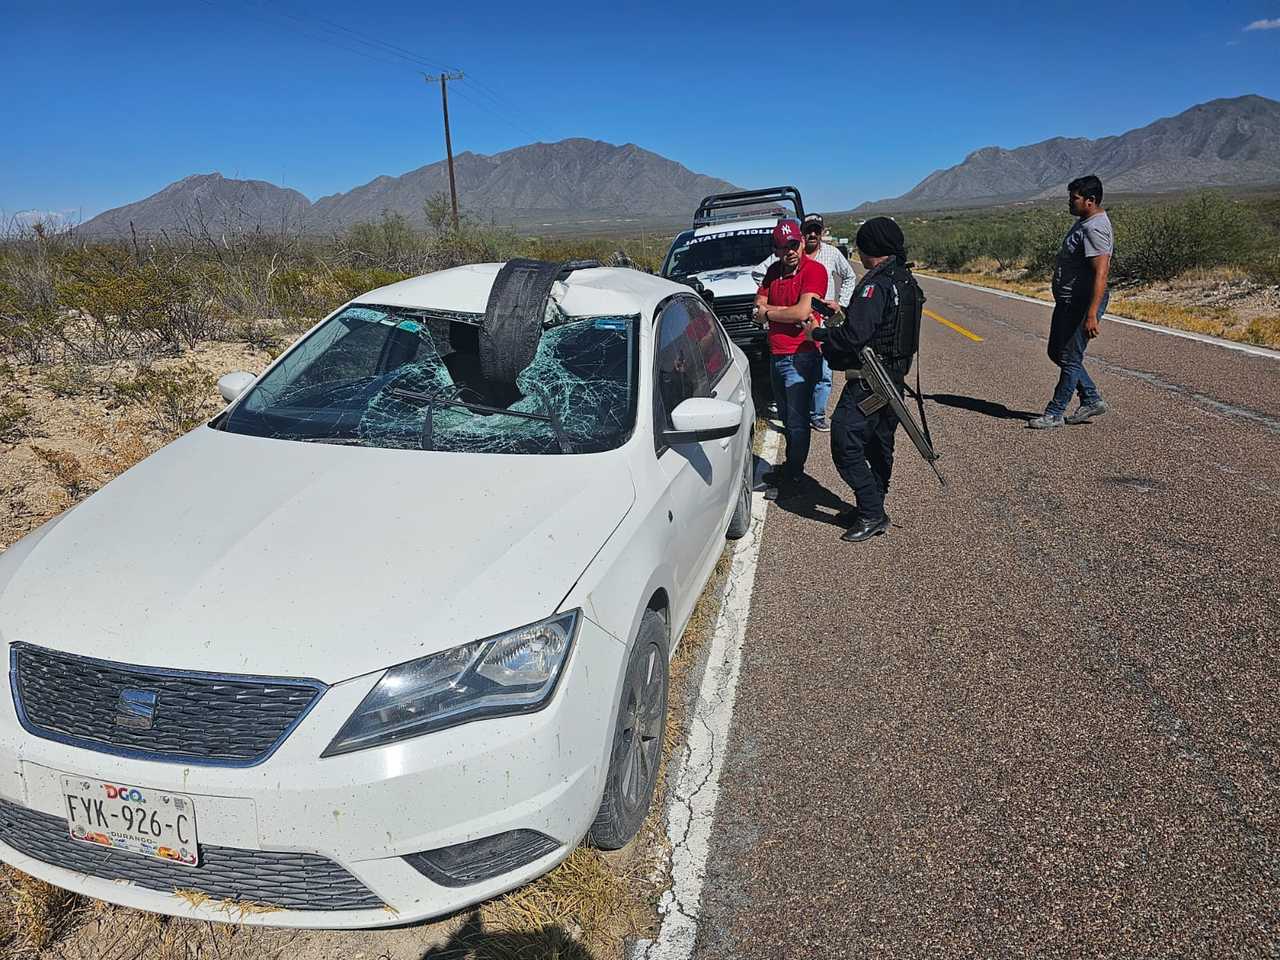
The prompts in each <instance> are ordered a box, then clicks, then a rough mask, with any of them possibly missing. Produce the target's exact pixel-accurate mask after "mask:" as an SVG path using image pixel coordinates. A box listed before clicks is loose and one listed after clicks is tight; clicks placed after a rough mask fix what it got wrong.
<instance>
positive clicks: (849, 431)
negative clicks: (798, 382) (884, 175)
mask: <svg viewBox="0 0 1280 960" xmlns="http://www.w3.org/2000/svg"><path fill="white" fill-rule="evenodd" d="M855 244H856V245H857V248H858V258H859V259H860V260H861V261H862V265H863V266H864V267H865V268H866V270H867V272H866V273H865V274H864V275H863V277H862V280H861V281H860V282H859V284H858V286H857V287H856V288H855V290H854V292H853V299H852V300H850V301H849V306H848V307H846V308H845V310H846V320H845V322H844V324H843V325H840V326H826V327H820V326H817V325H816V324H815V323H813V322H812V321H811V322H809V323H807V324H806V325H805V330H806V332H807V333H808V335H809V336H810V337H811V338H812V339H813V340H814V341H815V342H817V343H819V344H821V345H822V352H823V355H824V356H825V357H826V359H827V362H828V363H829V364H830V365H831V367H832V369H833V370H844V371H846V374H845V376H846V378H847V380H848V382H847V383H846V384H845V387H844V391H843V392H842V393H841V394H840V400H839V402H838V403H837V404H836V409H835V414H834V415H833V416H832V418H831V457H832V459H833V460H834V461H835V465H836V469H837V470H838V471H840V476H841V477H842V478H844V481H845V483H847V484H849V486H851V487H852V488H853V492H854V497H855V498H856V501H857V507H856V508H855V509H854V510H851V511H848V512H847V513H845V514H841V517H840V519H841V520H842V521H845V522H847V524H848V526H849V529H848V531H847V532H846V533H845V535H844V536H843V537H842V538H841V539H843V540H847V541H849V542H851V543H859V542H861V541H863V540H869V539H870V538H872V537H876V536H879V535H880V534H882V533H884V532H885V531H887V530H888V529H889V515H888V514H887V513H885V511H884V498H885V495H886V494H887V493H888V492H889V477H890V475H891V474H892V473H893V438H894V433H895V432H896V431H897V429H898V418H897V416H896V415H895V414H894V412H893V410H892V409H891V408H890V407H889V406H888V405H885V406H882V407H880V409H878V410H876V411H874V412H873V413H870V414H868V413H864V412H863V411H862V409H861V407H859V404H860V403H862V402H863V401H864V400H866V399H867V398H868V397H870V396H872V391H871V388H870V387H869V386H868V385H867V383H866V381H865V380H863V379H862V378H861V376H859V374H858V371H859V370H860V369H861V366H862V360H861V358H860V357H859V355H858V354H859V351H860V350H862V348H863V347H866V346H870V347H871V348H872V349H873V350H875V352H876V354H877V355H879V357H880V360H881V362H882V363H883V364H884V367H885V369H886V370H887V371H888V372H889V375H890V377H892V379H893V381H894V383H895V385H896V386H897V388H898V392H899V393H901V392H902V390H903V385H904V383H905V380H906V376H907V372H908V371H909V370H910V369H911V358H912V357H913V356H914V355H915V352H916V348H917V346H918V344H919V339H920V314H921V311H922V309H923V307H924V293H923V291H921V289H920V286H919V284H917V283H916V279H915V277H914V276H912V274H911V270H910V267H909V265H908V264H907V251H906V246H905V240H904V238H903V235H902V228H901V227H899V226H898V225H897V224H896V223H894V222H893V221H892V220H890V219H889V218H888V217H874V218H873V219H871V220H868V221H867V222H866V223H864V224H863V225H862V226H861V227H859V228H858V235H857V239H856V240H855Z"/></svg>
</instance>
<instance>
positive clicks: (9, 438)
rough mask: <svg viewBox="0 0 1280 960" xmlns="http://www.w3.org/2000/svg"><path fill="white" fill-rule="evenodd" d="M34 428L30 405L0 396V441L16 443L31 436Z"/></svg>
mask: <svg viewBox="0 0 1280 960" xmlns="http://www.w3.org/2000/svg"><path fill="white" fill-rule="evenodd" d="M34 429H35V420H34V419H33V417H32V414H31V408H30V407H28V406H27V405H26V404H25V403H23V402H22V401H21V400H15V399H13V398H12V397H4V398H0V443H17V442H18V441H19V440H23V439H25V438H27V437H29V436H31V434H32V432H33V431H34Z"/></svg>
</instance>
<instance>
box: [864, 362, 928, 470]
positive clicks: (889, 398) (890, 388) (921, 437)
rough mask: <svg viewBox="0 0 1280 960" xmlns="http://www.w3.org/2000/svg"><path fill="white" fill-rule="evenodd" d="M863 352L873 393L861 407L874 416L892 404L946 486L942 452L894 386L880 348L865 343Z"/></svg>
mask: <svg viewBox="0 0 1280 960" xmlns="http://www.w3.org/2000/svg"><path fill="white" fill-rule="evenodd" d="M859 356H861V357H862V379H863V380H864V381H866V384H867V386H868V387H870V388H871V396H869V397H867V398H866V399H865V400H863V401H862V402H861V403H859V404H858V409H859V410H861V411H862V412H863V413H864V414H865V415H867V416H870V415H871V414H873V413H875V412H876V411H877V410H879V409H880V408H881V407H884V406H888V407H889V408H891V409H892V410H893V412H894V414H896V415H897V417H898V420H899V421H900V422H901V423H902V428H903V429H904V430H906V431H907V436H908V437H910V438H911V442H912V443H914V444H915V445H916V449H917V450H919V451H920V456H921V457H923V458H924V462H925V463H927V464H928V465H929V469H931V470H932V471H933V472H934V474H935V475H936V476H937V478H938V482H939V483H940V484H942V485H943V486H944V487H945V486H946V485H947V478H946V477H944V476H943V475H942V471H941V470H939V469H938V452H937V451H936V450H934V449H933V444H931V443H930V442H929V438H928V437H927V436H925V433H924V431H922V430H921V429H920V425H919V424H917V423H916V421H915V418H914V417H912V416H911V414H910V413H909V412H908V411H907V408H906V406H904V405H903V403H902V397H901V395H899V393H898V388H897V387H896V386H894V383H893V379H892V378H891V377H890V376H889V372H888V371H887V370H885V368H884V365H883V364H882V363H881V362H880V358H879V357H877V356H876V352H875V351H874V350H872V349H871V348H870V347H863V348H862V352H861V353H860V354H859Z"/></svg>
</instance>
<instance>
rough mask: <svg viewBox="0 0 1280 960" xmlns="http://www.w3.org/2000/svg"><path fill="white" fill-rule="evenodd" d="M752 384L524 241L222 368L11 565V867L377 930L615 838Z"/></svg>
mask: <svg viewBox="0 0 1280 960" xmlns="http://www.w3.org/2000/svg"><path fill="white" fill-rule="evenodd" d="M748 376H749V374H748V372H747V363H746V359H745V358H744V356H743V355H742V353H741V352H740V351H739V350H738V349H737V348H736V347H734V346H733V345H732V344H731V343H730V342H729V339H728V338H727V337H726V336H725V333H724V331H723V330H722V329H721V327H720V325H719V323H718V322H717V321H716V318H715V316H714V314H712V312H711V311H710V310H709V309H708V308H707V306H706V305H705V304H704V303H703V302H702V300H700V299H699V298H698V297H697V296H695V295H694V294H692V293H691V292H690V291H689V290H688V289H687V288H685V287H682V286H679V285H677V284H674V283H671V282H669V281H666V280H662V279H659V278H656V277H651V276H648V275H646V274H643V273H640V272H637V271H634V270H620V269H604V268H598V267H582V268H578V269H574V268H573V267H572V266H566V267H564V268H560V269H559V270H557V269H556V268H555V267H554V266H549V265H545V264H543V265H539V264H537V263H536V262H533V261H512V262H511V263H510V264H507V265H502V264H483V265H474V266H466V267H459V268H456V269H453V270H447V271H442V272H440V273H436V274H432V275H429V276H425V277H419V278H416V279H413V280H406V281H404V282H402V283H396V284H393V285H391V286H388V287H383V288H381V289H378V290H374V291H372V292H370V293H368V294H365V295H364V296H362V297H359V298H357V299H356V300H355V301H352V302H351V303H349V304H347V305H345V306H344V307H342V308H341V309H340V310H338V311H337V312H335V313H334V314H333V315H331V316H330V317H328V318H327V319H325V320H324V321H322V322H321V323H320V324H318V325H317V326H316V327H315V328H313V329H312V330H311V331H310V333H309V334H308V335H307V336H306V337H304V338H303V339H302V340H301V341H299V342H298V343H297V344H296V345H295V346H294V347H293V348H292V349H290V350H289V351H287V352H286V353H285V354H284V355H283V356H282V357H281V358H280V359H279V360H277V361H276V363H274V364H273V365H272V366H271V367H270V368H269V369H268V370H267V371H266V372H265V373H264V374H262V375H261V376H260V377H258V378H256V379H255V378H253V377H251V376H249V375H248V374H231V375H228V376H226V377H224V378H223V379H222V381H220V383H219V387H220V389H221V390H222V392H223V395H224V397H226V399H227V400H228V401H229V406H228V407H227V408H226V409H225V410H224V411H223V412H222V413H221V414H220V415H219V416H218V417H217V418H216V419H214V420H213V421H212V422H211V423H209V424H207V425H204V426H202V427H199V428H197V429H196V430H194V431H192V432H190V433H188V434H187V435H185V436H183V437H182V438H180V439H179V440H177V441H175V442H174V443H172V444H170V445H169V446H167V447H165V448H164V449H163V450H161V451H159V452H158V453H156V454H155V455H153V456H152V457H150V458H148V459H147V460H145V461H143V462H142V463H140V464H139V465H137V466H136V467H134V468H133V469H131V470H129V471H128V472H127V473H125V474H123V475H122V476H120V477H119V478H117V479H116V480H114V481H112V482H111V483H110V484H108V485H107V486H106V487H104V488H103V489H102V490H101V491H100V492H98V493H96V494H94V495H93V496H92V497H90V498H89V499H88V500H86V501H85V502H83V503H81V504H80V505H78V506H77V507H75V508H74V509H72V510H70V511H68V512H66V513H65V514H63V515H62V516H61V517H60V518H58V519H55V520H53V521H50V522H49V523H47V524H45V525H44V526H43V527H41V528H40V529H39V530H37V531H36V532H34V533H33V534H31V535H30V536H28V537H27V538H25V539H24V540H22V541H20V542H19V543H17V544H15V545H14V546H12V547H11V548H9V550H8V551H6V552H5V553H3V554H0V645H2V646H3V648H4V649H5V650H7V652H8V655H9V664H10V681H11V682H10V688H11V691H12V696H11V697H6V698H5V700H4V705H3V706H0V860H3V861H4V862H6V863H9V864H12V865H13V866H15V867H18V868H19V869H21V870H23V871H26V872H27V873H29V874H32V875H34V876H37V877H40V878H42V879H44V880H47V881H49V882H51V883H54V884H57V885H58V886H61V887H66V888H68V889H71V890H75V891H77V892H80V893H83V894H87V895H89V896H92V897H97V898H99V899H101V900H108V901H111V902H114V903H119V904H125V905H128V906H132V907H139V908H143V909H146V910H154V911H157V912H161V913H168V914H174V915H180V916H187V917H195V918H202V919H211V920H243V921H245V922H250V923H267V924H273V925H281V926H295V927H364V926H379V925H389V924H399V923H404V922H406V921H411V920H417V919H421V918H425V917H430V916H435V915H440V914H444V913H448V912H450V911H453V910H456V909H458V908H461V907H463V906H466V905H468V904H472V903H475V902H477V901H480V900H483V899H487V898H489V897H492V896H494V895H496V894H498V893H501V892H503V891H506V890H509V889H511V888H513V887H515V886H518V885H520V884H522V883H525V882H527V881H529V880H531V879H533V878H535V877H537V876H539V875H541V874H542V873H545V872H546V871H547V870H549V869H550V868H551V867H553V866H555V865H556V864H557V863H559V862H560V861H561V860H562V859H564V858H565V857H566V856H567V855H568V854H569V852H570V851H571V850H572V849H573V847H574V846H575V845H576V844H577V843H579V841H581V840H582V839H583V838H584V836H585V837H586V838H587V839H588V840H589V841H590V842H593V843H595V844H596V845H598V846H601V847H605V848H614V847H619V846H622V845H623V844H625V843H626V842H627V841H628V840H629V839H630V838H631V837H632V836H633V835H634V834H635V832H636V831H637V829H638V828H639V826H640V824H641V822H642V821H643V819H644V817H645V815H646V813H647V811H648V809H649V806H650V804H651V801H652V795H653V789H654V782H655V778H656V775H657V767H658V762H659V759H660V756H661V750H662V739H663V738H662V734H663V728H664V724H665V717H666V701H667V664H668V660H669V657H670V654H671V652H672V648H673V647H674V646H675V644H676V643H677V642H678V640H679V638H680V636H681V633H682V631H683V630H684V628H685V625H686V623H687V621H688V619H689V616H690V613H691V611H692V609H693V606H694V603H695V601H696V600H697V597H698V595H699V593H700V592H701V590H702V589H703V587H704V585H705V584H706V582H707V580H708V578H709V576H710V574H711V571H712V569H713V567H714V566H715V563H716V560H717V558H718V556H719V555H720V553H721V550H722V547H723V542H724V538H725V536H726V534H727V535H728V536H730V537H734V536H741V535H743V534H744V533H745V532H746V530H747V527H748V524H749V520H750V509H751V474H752V455H751V431H752V425H753V423H754V420H755V413H754V409H753V407H752V401H751V385H750V383H749V381H748ZM180 891H181V893H180ZM249 903H251V904H260V905H261V904H265V905H267V906H268V907H270V908H272V909H270V910H265V911H264V910H262V909H261V908H260V907H257V908H254V909H242V908H243V906H244V905H245V904H249Z"/></svg>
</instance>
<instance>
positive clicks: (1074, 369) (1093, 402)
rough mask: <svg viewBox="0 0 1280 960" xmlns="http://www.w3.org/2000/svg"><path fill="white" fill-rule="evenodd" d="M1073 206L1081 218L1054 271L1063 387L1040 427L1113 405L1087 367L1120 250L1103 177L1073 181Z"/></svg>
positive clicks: (1055, 345)
mask: <svg viewBox="0 0 1280 960" xmlns="http://www.w3.org/2000/svg"><path fill="white" fill-rule="evenodd" d="M1067 204H1068V206H1069V207H1070V209H1071V212H1072V213H1073V214H1074V215H1075V216H1076V218H1077V219H1076V222H1075V223H1073V224H1072V225H1071V229H1070V230H1068V231H1067V235H1066V237H1064V238H1063V240H1062V248H1061V249H1060V250H1059V251H1058V262H1057V265H1056V266H1055V267H1054V270H1053V300H1054V308H1053V319H1052V321H1050V324H1049V359H1050V360H1052V361H1053V362H1054V363H1055V364H1057V366H1058V368H1059V369H1060V370H1061V373H1060V374H1059V375H1058V388H1057V389H1056V390H1055V391H1054V393H1053V399H1052V400H1050V401H1049V405H1048V406H1047V407H1045V409H1044V415H1043V416H1040V417H1037V418H1036V419H1035V420H1032V421H1031V423H1030V426H1031V427H1032V428H1033V429H1036V430H1047V429H1049V428H1051V427H1061V426H1063V425H1064V424H1067V423H1085V422H1087V421H1089V420H1092V419H1093V418H1094V417H1097V416H1100V415H1101V414H1104V413H1106V412H1107V404H1106V402H1105V401H1104V400H1103V399H1102V396H1101V395H1100V394H1099V393H1098V388H1097V387H1096V386H1094V384H1093V380H1091V379H1090V378H1089V374H1088V373H1086V372H1085V369H1084V352H1085V348H1086V347H1088V345H1089V341H1090V340H1092V339H1093V338H1094V337H1096V336H1097V335H1098V333H1099V330H1100V327H1099V324H1098V321H1099V320H1100V319H1101V318H1102V315H1103V314H1104V313H1106V312H1107V300H1108V299H1109V298H1110V294H1109V293H1108V292H1107V275H1108V274H1109V273H1110V271H1111V254H1112V251H1113V250H1114V248H1115V240H1114V235H1113V233H1112V230H1111V218H1110V217H1108V216H1107V214H1106V211H1104V210H1103V209H1102V181H1101V180H1099V179H1098V178H1097V177H1095V176H1087V177H1080V178H1079V179H1077V180H1072V181H1071V182H1070V183H1069V184H1067ZM1072 394H1078V395H1079V397H1080V406H1079V407H1077V408H1076V410H1075V412H1074V413H1072V414H1070V415H1067V416H1064V414H1066V412H1067V404H1069V403H1070V402H1071V396H1072Z"/></svg>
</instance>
